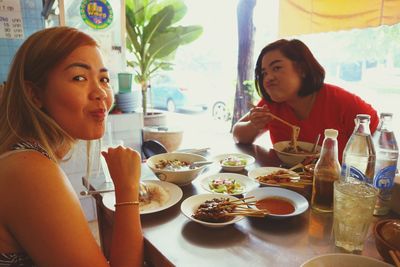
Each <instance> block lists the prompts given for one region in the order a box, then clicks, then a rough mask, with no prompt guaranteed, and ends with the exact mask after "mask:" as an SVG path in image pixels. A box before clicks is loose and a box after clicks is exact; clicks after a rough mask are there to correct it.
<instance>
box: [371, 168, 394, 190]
mask: <svg viewBox="0 0 400 267" xmlns="http://www.w3.org/2000/svg"><path fill="white" fill-rule="evenodd" d="M395 174H396V166H395V165H391V166H387V167H385V168H383V169H381V170H379V171H378V173H377V174H376V175H375V177H374V187H376V188H379V189H390V188H392V187H393V185H394V176H395Z"/></svg>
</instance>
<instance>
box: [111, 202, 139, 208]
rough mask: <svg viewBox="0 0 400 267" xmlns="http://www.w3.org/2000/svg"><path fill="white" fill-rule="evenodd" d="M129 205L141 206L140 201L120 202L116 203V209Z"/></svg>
mask: <svg viewBox="0 0 400 267" xmlns="http://www.w3.org/2000/svg"><path fill="white" fill-rule="evenodd" d="M127 205H139V201H127V202H119V203H115V204H114V207H118V206H127Z"/></svg>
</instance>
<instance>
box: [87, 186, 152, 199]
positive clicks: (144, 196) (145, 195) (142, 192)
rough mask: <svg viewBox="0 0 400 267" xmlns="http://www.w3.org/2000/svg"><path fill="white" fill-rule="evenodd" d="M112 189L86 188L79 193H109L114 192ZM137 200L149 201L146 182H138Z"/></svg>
mask: <svg viewBox="0 0 400 267" xmlns="http://www.w3.org/2000/svg"><path fill="white" fill-rule="evenodd" d="M114 191H115V189H107V190H97V191H95V190H86V191H81V192H80V195H81V196H89V195H95V194H102V193H109V192H114ZM139 201H140V202H144V203H149V202H150V201H151V197H150V193H149V190H148V188H147V186H146V184H145V183H143V182H140V184H139Z"/></svg>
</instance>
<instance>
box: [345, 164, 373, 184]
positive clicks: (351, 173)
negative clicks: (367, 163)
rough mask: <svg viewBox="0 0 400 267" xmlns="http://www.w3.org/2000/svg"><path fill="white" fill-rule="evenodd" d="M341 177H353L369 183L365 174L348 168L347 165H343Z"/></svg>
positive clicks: (351, 167)
mask: <svg viewBox="0 0 400 267" xmlns="http://www.w3.org/2000/svg"><path fill="white" fill-rule="evenodd" d="M341 176H342V177H344V178H346V177H353V178H356V179H358V180H360V181H363V182H368V181H367V177H365V175H364V173H363V172H362V171H360V170H359V169H357V168H356V167H353V166H347V165H346V164H345V163H343V165H342V170H341Z"/></svg>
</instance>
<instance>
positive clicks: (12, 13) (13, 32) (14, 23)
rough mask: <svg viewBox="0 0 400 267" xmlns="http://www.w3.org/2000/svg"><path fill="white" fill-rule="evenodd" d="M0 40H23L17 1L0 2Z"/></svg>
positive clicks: (3, 0)
mask: <svg viewBox="0 0 400 267" xmlns="http://www.w3.org/2000/svg"><path fill="white" fill-rule="evenodd" d="M0 38H5V39H24V24H23V22H22V14H21V6H20V1H19V0H0Z"/></svg>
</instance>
